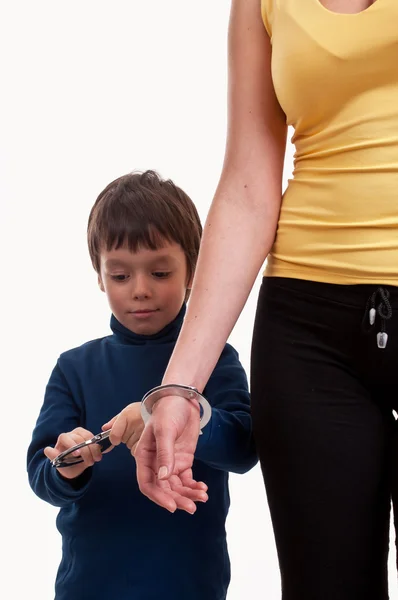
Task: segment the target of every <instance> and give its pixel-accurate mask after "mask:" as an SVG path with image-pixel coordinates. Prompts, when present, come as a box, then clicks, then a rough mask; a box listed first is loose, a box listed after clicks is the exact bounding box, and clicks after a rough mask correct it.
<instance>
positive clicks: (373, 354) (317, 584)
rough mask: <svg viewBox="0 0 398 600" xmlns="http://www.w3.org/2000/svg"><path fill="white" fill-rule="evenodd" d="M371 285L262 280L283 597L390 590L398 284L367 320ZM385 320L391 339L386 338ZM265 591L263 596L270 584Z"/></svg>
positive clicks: (262, 350) (266, 420) (256, 397)
mask: <svg viewBox="0 0 398 600" xmlns="http://www.w3.org/2000/svg"><path fill="white" fill-rule="evenodd" d="M385 289H386V288H384V290H385ZM375 290H377V286H369V285H355V286H351V285H350V286H346V285H333V284H324V283H315V282H309V281H301V280H294V279H285V278H266V279H264V280H263V284H262V288H261V291H260V297H259V302H258V308H257V315H256V322H255V330H254V337H253V348H252V381H251V391H252V410H253V427H254V434H255V438H256V444H257V449H258V453H259V457H260V462H261V468H262V472H263V476H264V481H265V486H266V491H267V496H268V501H269V506H270V511H271V518H272V523H273V528H274V532H275V538H276V544H277V551H278V557H279V564H280V570H281V577H282V598H283V600H386V599H387V598H388V589H387V555H388V538H389V518H390V504H391V498H392V499H393V503H394V498H398V465H397V463H398V460H397V458H398V443H397V440H398V431H397V426H396V421H395V418H394V415H393V409H398V288H387V290H388V291H387V295H388V294H390V296H389V302H388V300H387V302H385V301H383V298H382V296H383V294H384V293H385V292H384V291H383V290H381V292H380V291H379V292H376V294H375V295H374V298H373V300H374V304H375V308H376V310H377V309H379V310H380V311H381V313H380V314H378V313H377V312H376V318H375V324H374V326H373V327H372V328H371V327H370V324H369V320H368V314H369V308H370V306H368V307H367V309H366V311H365V307H366V305H367V300H368V298H369V297H370V296H371V295H372V293H373V292H375ZM383 297H384V300H385V296H383ZM389 303H390V308H391V309H392V316H391V311H390V313H389V315H388V312H389V306H388V304H389ZM380 315H384V316H386V317H388V316H390V317H391V318H389V319H386V320H384V321H383V319H382V318H381V316H380ZM364 316H365V321H364V324H365V325H364V326H363V324H362V320H363V318H364ZM383 323H384V324H383ZM384 325H385V326H386V331H387V334H388V343H387V346H386V348H379V347H378V345H377V333H378V332H379V331H380V330H381V329H382V328H383V327H384ZM367 329H370V331H365V330H367ZM396 516H398V511H397V513H396ZM396 522H397V520H396ZM261 598H264V599H267V600H268V595H267V589H266V584H265V587H264V590H263V591H262V596H261ZM259 600H260V596H259ZM270 600H275V599H270Z"/></svg>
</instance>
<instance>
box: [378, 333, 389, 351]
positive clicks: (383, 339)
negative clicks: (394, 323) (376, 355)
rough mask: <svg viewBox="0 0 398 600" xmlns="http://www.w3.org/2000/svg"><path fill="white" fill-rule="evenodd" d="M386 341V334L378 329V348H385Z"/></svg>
mask: <svg viewBox="0 0 398 600" xmlns="http://www.w3.org/2000/svg"><path fill="white" fill-rule="evenodd" d="M387 342H388V334H387V333H386V332H385V331H380V332H379V333H378V334H377V346H378V347H379V348H385V347H386V346H387Z"/></svg>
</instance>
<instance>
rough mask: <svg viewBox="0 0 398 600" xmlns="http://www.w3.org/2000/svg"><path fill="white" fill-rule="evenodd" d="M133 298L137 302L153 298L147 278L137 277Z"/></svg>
mask: <svg viewBox="0 0 398 600" xmlns="http://www.w3.org/2000/svg"><path fill="white" fill-rule="evenodd" d="M133 297H134V298H135V299H136V300H145V298H150V297H151V289H150V285H149V282H148V280H147V278H146V277H142V276H141V277H140V276H137V277H136V278H135V281H134V286H133Z"/></svg>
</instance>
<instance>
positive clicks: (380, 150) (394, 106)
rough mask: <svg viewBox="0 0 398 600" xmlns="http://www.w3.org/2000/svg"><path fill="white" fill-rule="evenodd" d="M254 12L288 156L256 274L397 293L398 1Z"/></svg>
mask: <svg viewBox="0 0 398 600" xmlns="http://www.w3.org/2000/svg"><path fill="white" fill-rule="evenodd" d="M349 1H350V0H347V2H349ZM261 8H262V15H263V20H264V24H265V27H266V29H267V31H268V33H269V35H270V37H271V43H272V77H273V82H274V87H275V92H276V95H277V97H278V100H279V103H280V105H281V107H282V109H283V110H284V112H285V114H286V118H287V123H288V125H291V126H293V128H294V135H293V138H292V142H293V143H294V145H295V148H296V152H295V155H294V173H293V177H292V179H290V180H289V183H288V186H287V189H286V191H285V193H284V195H283V199H282V207H281V214H280V219H279V224H278V231H277V236H276V240H275V244H274V246H273V248H272V251H271V253H270V256H269V257H268V261H267V266H266V270H265V275H267V276H279V277H294V278H300V279H309V280H314V281H324V282H330V283H340V284H353V283H380V284H390V285H398V0H376V2H375V3H374V4H373V5H371V6H370V7H369V8H367V9H365V10H364V11H363V12H361V13H356V14H338V13H334V12H331V11H330V10H329V9H327V8H325V7H324V6H323V5H322V4H321V2H320V0H262V2H261Z"/></svg>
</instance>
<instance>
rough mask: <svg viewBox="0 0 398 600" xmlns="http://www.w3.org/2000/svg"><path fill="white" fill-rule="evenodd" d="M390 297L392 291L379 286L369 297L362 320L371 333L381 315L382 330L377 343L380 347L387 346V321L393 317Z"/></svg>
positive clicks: (367, 330)
mask: <svg viewBox="0 0 398 600" xmlns="http://www.w3.org/2000/svg"><path fill="white" fill-rule="evenodd" d="M389 298H390V292H389V291H388V290H387V289H386V288H383V287H379V288H377V290H375V291H374V292H373V294H372V295H371V296H369V298H368V301H367V303H366V308H365V314H364V316H363V320H362V328H363V330H364V331H365V332H366V333H369V332H370V331H371V330H372V329H373V327H374V325H375V323H376V317H377V316H378V317H379V319H380V331H379V333H378V334H377V345H378V347H379V348H385V347H386V346H387V341H388V334H387V332H386V321H388V320H389V319H391V317H392V308H391V304H390V300H389ZM377 302H378V304H377Z"/></svg>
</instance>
